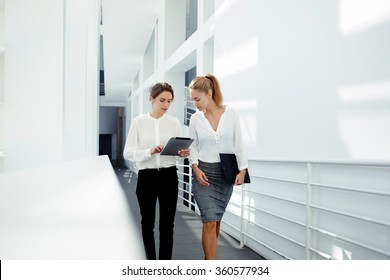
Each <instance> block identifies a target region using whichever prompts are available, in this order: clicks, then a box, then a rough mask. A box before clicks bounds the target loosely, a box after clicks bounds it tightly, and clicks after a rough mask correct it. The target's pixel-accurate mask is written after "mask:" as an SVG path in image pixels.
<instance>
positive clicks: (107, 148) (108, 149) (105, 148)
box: [99, 134, 112, 161]
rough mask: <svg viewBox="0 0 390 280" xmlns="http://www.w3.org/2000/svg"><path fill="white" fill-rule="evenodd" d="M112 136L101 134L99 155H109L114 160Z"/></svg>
mask: <svg viewBox="0 0 390 280" xmlns="http://www.w3.org/2000/svg"><path fill="white" fill-rule="evenodd" d="M111 142H112V134H99V155H107V156H108V158H109V159H110V161H111V160H112V157H111V153H112V143H111Z"/></svg>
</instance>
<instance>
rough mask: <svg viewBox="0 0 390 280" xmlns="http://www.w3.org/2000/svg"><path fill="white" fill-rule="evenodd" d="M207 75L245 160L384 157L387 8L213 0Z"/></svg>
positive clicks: (389, 44)
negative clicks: (237, 128) (235, 128)
mask: <svg viewBox="0 0 390 280" xmlns="http://www.w3.org/2000/svg"><path fill="white" fill-rule="evenodd" d="M216 3H217V5H216V13H215V38H214V48H215V51H214V54H215V57H214V59H215V74H216V76H217V77H219V78H220V81H221V85H222V90H223V92H224V94H225V97H226V101H227V102H228V103H229V104H231V105H232V106H233V107H235V108H236V109H237V110H238V111H239V113H240V115H241V117H242V121H243V126H244V131H245V139H247V140H246V146H247V150H248V152H249V151H250V153H249V155H250V158H251V159H258V158H283V159H286V158H291V159H304V158H305V159H307V158H311V159H382V160H383V159H390V145H389V144H388V143H390V126H389V125H388V124H389V123H390V52H389V49H390V36H389V34H390V12H389V10H390V7H389V6H390V3H389V2H386V1H368V0H367V1H365V0H364V1H347V0H341V1H327V0H323V1H308V0H299V1H289V0H277V1H258V0H242V1H239V0H237V1H216Z"/></svg>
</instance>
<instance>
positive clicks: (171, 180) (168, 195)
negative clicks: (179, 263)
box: [136, 166, 178, 260]
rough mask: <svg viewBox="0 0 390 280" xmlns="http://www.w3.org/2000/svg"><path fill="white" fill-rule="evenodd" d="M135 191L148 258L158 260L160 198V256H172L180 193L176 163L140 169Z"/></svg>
mask: <svg viewBox="0 0 390 280" xmlns="http://www.w3.org/2000/svg"><path fill="white" fill-rule="evenodd" d="M136 193H137V198H138V204H139V207H140V212H141V227H142V238H143V241H144V247H145V253H146V258H147V259H148V260H156V247H155V240H154V224H155V218H156V204H157V199H158V203H159V212H160V217H159V231H160V250H159V259H160V260H170V259H172V247H173V228H174V221H175V214H176V205H177V194H178V178H177V170H176V166H173V167H169V168H160V169H143V170H140V171H139V172H138V182H137V191H136Z"/></svg>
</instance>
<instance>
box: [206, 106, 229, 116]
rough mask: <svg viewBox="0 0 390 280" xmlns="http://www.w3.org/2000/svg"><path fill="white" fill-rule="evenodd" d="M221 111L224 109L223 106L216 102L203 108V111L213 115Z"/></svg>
mask: <svg viewBox="0 0 390 280" xmlns="http://www.w3.org/2000/svg"><path fill="white" fill-rule="evenodd" d="M223 111H225V108H224V106H221V107H219V106H218V105H217V104H215V103H214V104H212V105H210V106H209V107H208V108H207V109H206V110H205V113H206V112H207V114H209V115H212V116H215V115H220V114H221V112H223Z"/></svg>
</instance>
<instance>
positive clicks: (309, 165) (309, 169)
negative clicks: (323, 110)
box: [178, 159, 390, 259]
mask: <svg viewBox="0 0 390 280" xmlns="http://www.w3.org/2000/svg"><path fill="white" fill-rule="evenodd" d="M262 162H274V163H298V164H303V165H305V166H306V167H305V169H306V180H305V181H296V180H290V179H285V178H275V177H267V176H258V175H256V174H254V172H251V177H253V178H254V179H255V180H256V179H266V180H274V181H282V182H288V183H295V184H301V185H306V199H307V200H306V202H303V203H302V201H296V200H291V199H285V198H281V197H277V196H275V195H271V194H266V193H263V192H259V191H254V190H251V189H248V188H247V187H245V186H244V187H242V188H241V189H242V190H241V201H240V203H241V205H239V206H240V207H241V213H240V216H241V217H240V218H241V221H240V226H239V228H237V226H233V225H231V224H229V223H227V222H224V223H226V224H227V225H229V226H230V227H232V228H235V229H236V230H239V231H240V238H239V241H240V245H241V246H244V245H245V238H251V239H252V240H254V241H256V240H257V239H256V237H254V236H250V235H249V234H248V233H247V232H246V229H245V226H246V224H247V223H251V224H254V225H256V226H259V225H257V224H256V223H253V222H252V221H249V220H248V219H246V218H245V217H244V213H245V208H249V209H253V210H256V209H255V208H253V207H252V206H250V205H247V204H245V203H244V197H245V193H248V194H249V193H256V194H259V195H265V196H269V197H273V198H275V199H281V200H285V201H288V202H293V203H297V204H300V205H304V206H305V208H306V222H305V223H304V224H302V223H300V222H298V221H295V222H294V221H292V220H289V221H290V222H293V223H296V224H299V225H301V226H304V227H305V231H306V240H305V244H304V246H305V255H306V259H310V254H311V253H313V252H314V253H316V254H318V255H321V256H324V255H327V254H326V253H324V252H320V251H318V250H316V249H314V248H312V247H311V244H312V240H311V233H312V230H314V229H315V228H314V227H313V226H312V225H311V220H312V218H311V212H312V209H320V210H321V209H322V210H326V211H331V210H330V209H325V208H323V207H319V206H318V205H314V204H312V188H313V186H315V187H321V188H333V189H339V190H345V191H356V192H360V193H367V194H375V195H383V196H386V197H388V196H389V193H388V192H381V191H372V190H367V189H356V188H351V187H344V186H339V185H337V186H336V185H329V184H321V183H317V182H313V179H312V177H313V166H315V165H349V166H362V167H368V168H370V167H373V168H378V167H379V168H390V161H372V160H360V161H356V160H323V161H319V160H285V159H261V160H250V161H249V163H250V164H249V165H251V163H252V164H253V165H256V164H257V163H262ZM178 166H182V167H189V166H188V165H184V164H182V165H178ZM188 170H189V173H188V174H186V173H182V175H186V176H192V174H191V173H192V172H191V168H189V169H188ZM190 178H191V177H190ZM255 180H254V181H255ZM183 183H184V182H183ZM186 184H189V185H190V189H192V184H191V182H190V183H188V182H186ZM183 191H185V190H184V189H183ZM189 197H190V196H189ZM183 199H184V198H183ZM186 201H187V202H188V203H189V209H191V206H196V203H192V202H191V201H189V200H186ZM236 204H239V203H236ZM333 212H334V213H337V214H342V215H343V216H347V217H350V218H354V219H358V220H362V221H366V222H367V221H370V222H371V223H374V224H378V225H382V226H387V227H389V226H390V224H389V223H387V222H385V221H380V220H376V219H368V218H367V217H360V216H357V215H353V214H349V213H345V212H342V213H341V212H340V211H333ZM281 218H284V217H281ZM262 228H263V227H262ZM316 231H318V229H316ZM328 234H329V235H331V234H332V233H328ZM338 238H339V239H343V240H347V241H348V242H349V243H351V244H354V245H357V246H360V247H363V248H366V249H369V250H371V251H373V252H377V253H379V254H382V255H386V256H390V253H388V252H385V251H383V250H381V249H379V248H375V247H373V246H369V245H366V244H363V243H361V242H357V241H356V242H355V241H353V240H351V239H347V238H343V237H340V236H339V237H338ZM257 241H258V240H257ZM258 243H259V244H261V245H263V246H265V244H264V243H263V242H259V241H258ZM266 247H267V246H266ZM278 254H280V255H281V256H283V255H284V254H282V253H281V252H278ZM329 258H331V257H329Z"/></svg>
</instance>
